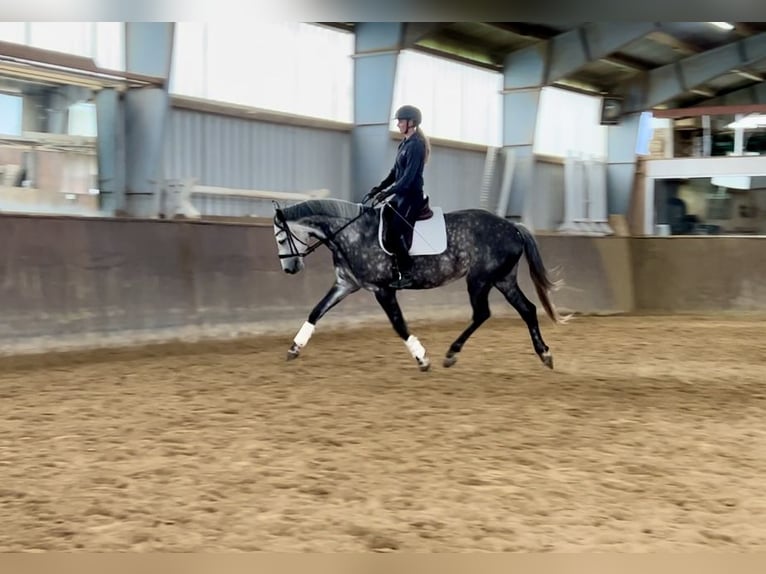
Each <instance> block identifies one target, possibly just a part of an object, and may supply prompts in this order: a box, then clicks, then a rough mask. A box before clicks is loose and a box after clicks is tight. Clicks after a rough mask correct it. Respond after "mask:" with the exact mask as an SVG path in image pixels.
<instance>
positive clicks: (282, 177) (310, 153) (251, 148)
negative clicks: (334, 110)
mask: <svg viewBox="0 0 766 574" xmlns="http://www.w3.org/2000/svg"><path fill="white" fill-rule="evenodd" d="M165 146H166V147H165V156H164V157H165V160H164V163H165V177H166V178H169V179H182V178H188V177H194V178H197V182H198V183H199V184H200V185H212V186H221V187H235V188H245V189H266V190H273V191H297V192H300V191H307V190H311V189H320V188H326V189H329V190H330V191H331V193H332V195H333V197H341V198H348V197H349V196H350V190H349V185H350V183H349V182H350V162H349V160H348V156H349V155H350V134H349V133H345V132H340V131H335V130H323V129H319V128H308V127H300V126H291V125H279V124H274V123H268V122H261V121H257V120H246V119H241V118H233V117H228V116H222V115H216V114H211V113H207V112H196V111H192V110H179V109H174V110H172V112H171V114H170V121H169V126H168V137H167V139H166V144H165Z"/></svg>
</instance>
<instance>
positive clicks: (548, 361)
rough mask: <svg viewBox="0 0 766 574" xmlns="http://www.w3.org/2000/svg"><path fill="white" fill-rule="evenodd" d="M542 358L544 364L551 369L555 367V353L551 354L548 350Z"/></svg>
mask: <svg viewBox="0 0 766 574" xmlns="http://www.w3.org/2000/svg"><path fill="white" fill-rule="evenodd" d="M540 359H542V361H543V365H545V366H546V367H548V368H549V369H553V355H551V354H550V353H549V352H548V351H546V352H545V353H543V354H542V355H540Z"/></svg>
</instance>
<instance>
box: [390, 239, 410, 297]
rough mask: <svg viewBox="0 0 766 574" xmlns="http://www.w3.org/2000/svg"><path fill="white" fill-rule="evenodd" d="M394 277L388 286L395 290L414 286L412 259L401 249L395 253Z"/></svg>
mask: <svg viewBox="0 0 766 574" xmlns="http://www.w3.org/2000/svg"><path fill="white" fill-rule="evenodd" d="M401 247H403V246H401ZM397 275H398V277H397ZM394 277H395V278H394V280H393V281H392V282H391V283H389V285H388V286H389V287H391V288H393V289H404V288H406V287H409V286H410V285H412V257H411V256H410V254H409V253H408V252H407V251H402V249H401V248H400V249H398V250H397V252H396V253H394Z"/></svg>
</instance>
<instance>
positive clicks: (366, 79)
mask: <svg viewBox="0 0 766 574" xmlns="http://www.w3.org/2000/svg"><path fill="white" fill-rule="evenodd" d="M402 33H403V26H402V24H400V23H397V22H359V23H358V24H357V26H356V30H355V49H354V128H353V131H352V137H351V142H352V143H351V157H352V162H351V197H350V199H351V201H361V199H362V197H363V196H364V194H365V193H367V192H368V191H369V190H370V188H372V187H373V186H374V185H377V184H378V183H380V181H381V180H382V179H383V178H384V177H385V176H386V175H387V174H388V171H389V170H390V169H391V166H392V165H393V156H392V155H391V154H390V152H389V147H390V146H389V144H390V136H389V131H390V127H391V117H392V110H391V104H392V100H393V94H394V81H395V79H396V62H397V58H398V57H399V51H400V50H401V46H402ZM413 103H414V102H413Z"/></svg>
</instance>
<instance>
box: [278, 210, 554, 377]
mask: <svg viewBox="0 0 766 574" xmlns="http://www.w3.org/2000/svg"><path fill="white" fill-rule="evenodd" d="M379 212H380V210H379V209H375V208H374V207H371V206H365V205H363V204H360V203H352V202H348V201H343V200H338V199H315V200H307V201H303V202H300V203H297V204H295V205H291V206H288V207H284V208H280V207H279V206H278V205H276V204H275V215H274V236H275V240H276V242H277V248H278V251H279V258H280V261H281V264H282V269H283V270H284V271H285V272H286V273H298V272H299V271H301V270H302V269H303V257H305V256H307V255H308V254H309V253H311V252H312V251H313V250H314V249H316V248H317V247H318V246H319V245H322V244H325V245H327V247H328V248H329V249H330V251H331V252H332V257H333V264H334V266H335V277H336V278H335V283H334V284H333V286H332V287H331V288H330V290H329V291H328V292H327V294H326V295H325V296H324V297H323V298H322V300H321V301H319V303H317V305H316V306H315V307H314V308H313V309H312V311H311V313H310V314H309V316H308V320H307V321H306V322H305V323H304V324H303V326H302V327H301V329H300V330H299V331H298V333H297V335H296V336H295V339H294V341H293V344H292V346H291V347H290V349H289V351H288V352H287V358H288V359H294V358H296V357H297V356H298V355H299V354H300V352H301V349H302V348H303V347H304V346H305V345H306V344H307V343H308V341H309V339H310V338H311V335H312V334H313V332H314V328H315V327H316V324H317V321H319V320H320V319H321V318H322V316H324V315H325V313H327V312H328V311H329V310H330V309H332V308H333V307H334V306H335V305H337V304H338V303H340V302H341V301H342V300H343V299H344V298H345V297H347V296H348V295H350V294H351V293H354V292H356V291H358V290H359V289H367V290H368V291H371V292H372V293H373V294H374V295H375V298H376V299H377V301H378V303H379V304H380V306H381V307H382V308H383V310H384V311H385V312H386V315H388V319H389V320H390V321H391V325H392V326H393V328H394V330H395V331H396V333H397V334H398V335H399V336H400V337H401V338H402V339H403V340H404V343H405V345H406V346H407V349H408V350H409V352H410V354H411V355H412V357H413V358H414V359H415V360H416V361H417V363H418V365H419V367H420V369H421V370H423V371H425V370H427V369H428V368H429V366H430V360H429V359H428V357H427V356H426V350H425V349H424V348H423V345H422V344H421V343H420V341H418V339H417V337H415V336H414V335H412V334H410V332H409V329H408V327H407V323H406V321H405V319H404V316H403V315H402V311H401V309H400V308H399V304H398V302H397V300H396V290H395V289H392V288H390V287H389V286H388V284H389V282H390V281H391V280H392V278H393V276H392V261H391V257H390V255H388V254H387V253H386V252H385V251H384V250H383V249H382V248H381V246H380V244H379V240H378V225H379V218H380V213H379ZM444 221H445V224H446V238H447V241H446V249H445V250H444V251H443V252H441V253H438V254H434V255H414V256H413V259H414V265H413V269H412V277H413V284H412V285H411V286H410V287H409V288H410V289H433V288H434V287H440V286H442V285H446V284H448V283H451V282H452V281H454V280H456V279H459V278H460V277H464V276H465V277H466V282H467V285H468V295H469V297H470V301H471V306H472V307H473V317H472V320H471V323H470V324H469V325H468V327H467V328H466V329H465V330H464V331H463V332H462V333H461V334H460V335H459V336H458V337H457V339H455V341H454V342H453V343H452V344H451V345H450V347H449V350H448V351H447V354H446V356H445V358H444V366H445V367H451V366H452V365H454V364H455V362H456V361H457V355H458V353H459V352H460V351H461V349H462V348H463V345H465V342H466V341H467V340H468V338H469V337H470V336H471V335H472V334H473V333H474V332H475V331H476V329H478V328H479V327H480V326H481V324H482V323H484V322H485V321H486V320H487V319H488V318H489V316H490V310H489V292H490V290H491V289H492V287H495V288H497V289H498V290H499V291H500V292H501V293H502V294H503V295H504V296H505V298H506V299H507V300H508V302H509V303H510V304H511V305H512V306H513V308H514V309H516V311H517V312H518V313H519V315H521V317H522V319H524V321H525V323H526V324H527V327H528V328H529V334H530V336H531V338H532V345H533V347H534V350H535V352H536V353H537V355H538V356H539V357H540V359H541V360H542V362H543V364H545V365H546V366H547V367H549V368H551V369H552V368H553V356H552V355H551V353H550V351H549V349H548V346H547V345H546V344H545V342H544V341H543V338H542V335H541V334H540V328H539V326H538V322H537V311H536V308H535V305H534V304H533V303H532V302H531V301H530V300H529V299H527V298H526V296H525V295H524V293H522V291H521V289H520V288H519V285H518V283H517V280H516V274H517V271H518V265H517V264H518V262H519V260H520V258H521V255H522V253H523V254H524V255H526V258H527V261H528V263H529V270H530V275H531V277H532V281H533V282H534V285H535V289H536V291H537V295H538V297H539V300H540V302H541V303H542V305H543V307H544V308H545V311H546V313H547V314H548V316H549V317H550V318H551V320H553V321H554V322H557V323H558V322H563V319H562V318H561V316H560V315H559V314H558V312H557V311H556V309H555V307H554V305H553V303H551V301H550V299H549V297H548V292H549V291H550V290H551V289H552V288H553V287H555V285H556V284H555V283H554V282H553V281H551V280H550V279H549V277H548V273H547V271H546V269H545V266H544V265H543V261H542V259H541V257H540V253H539V251H538V248H537V243H536V241H535V239H534V237H533V236H532V234H531V233H530V232H529V230H528V229H526V228H525V227H524V226H522V225H520V224H517V223H513V222H511V221H508V220H506V219H503V218H501V217H498V216H496V215H494V214H492V213H490V212H488V211H485V210H481V209H467V210H461V211H454V212H450V213H446V214H445V215H444ZM416 230H417V226H416ZM312 239H315V240H317V241H316V242H315V243H313V244H312V243H311V241H312Z"/></svg>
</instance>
